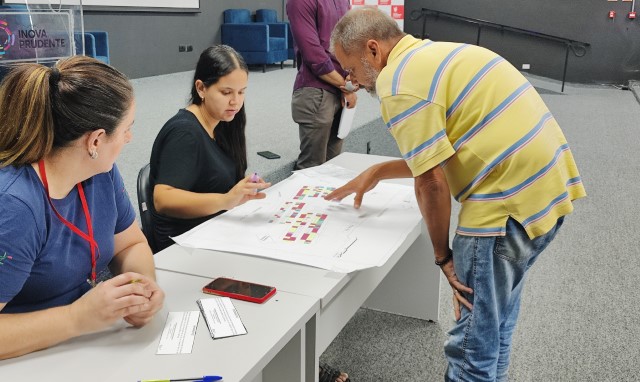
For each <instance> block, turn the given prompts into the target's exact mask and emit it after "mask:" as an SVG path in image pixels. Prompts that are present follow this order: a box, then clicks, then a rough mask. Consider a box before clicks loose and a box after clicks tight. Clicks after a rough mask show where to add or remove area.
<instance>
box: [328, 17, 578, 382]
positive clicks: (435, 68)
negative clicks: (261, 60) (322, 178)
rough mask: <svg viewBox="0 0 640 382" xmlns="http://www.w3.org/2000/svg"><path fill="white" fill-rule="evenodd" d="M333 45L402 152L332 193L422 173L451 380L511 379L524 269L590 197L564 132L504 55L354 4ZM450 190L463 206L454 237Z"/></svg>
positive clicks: (420, 188)
mask: <svg viewBox="0 0 640 382" xmlns="http://www.w3.org/2000/svg"><path fill="white" fill-rule="evenodd" d="M331 48H332V51H333V52H334V54H335V56H336V58H337V59H338V61H339V62H340V64H341V66H342V67H343V68H344V69H345V70H347V71H348V72H349V74H350V75H351V81H352V82H354V83H357V84H358V85H360V86H361V87H364V88H365V89H366V90H367V91H368V92H370V93H372V94H376V95H377V96H378V98H379V100H380V109H381V114H382V119H383V121H384V122H385V124H386V127H387V130H388V131H389V132H390V133H391V135H393V137H394V139H395V140H396V143H397V144H398V148H399V149H400V152H401V154H402V159H400V160H394V161H390V162H385V163H381V164H377V165H374V166H372V167H370V168H369V169H367V170H365V171H364V172H362V173H361V174H360V175H358V176H357V177H356V178H354V179H353V180H351V181H350V182H349V183H347V184H346V185H344V186H342V187H340V188H339V189H337V190H335V191H334V192H332V193H331V194H329V195H327V197H326V199H342V198H344V197H346V196H347V195H350V194H352V193H355V195H356V196H355V202H354V205H355V207H356V208H359V207H360V205H361V203H362V198H363V196H364V193H365V192H367V191H368V190H371V189H372V188H373V187H375V185H376V184H377V183H378V182H379V181H380V180H382V179H390V178H408V177H413V178H414V179H415V182H414V185H415V193H416V198H417V200H418V205H419V207H420V211H421V213H422V216H423V218H424V220H425V222H426V224H427V227H428V231H429V236H430V238H431V242H432V245H433V249H434V255H435V264H436V266H438V267H440V269H441V270H442V272H443V273H444V275H445V277H446V278H447V281H448V282H449V284H450V286H451V288H452V292H453V308H454V314H455V318H456V322H455V324H454V325H453V328H451V330H450V331H449V338H448V340H447V341H446V342H445V347H444V350H445V355H446V357H447V361H448V367H447V371H446V374H445V378H444V379H445V381H472V382H485V381H486V382H494V381H500V382H504V381H506V380H507V378H508V367H509V356H510V352H511V339H512V336H513V331H514V330H515V327H516V322H517V319H518V313H519V309H520V300H521V295H522V290H523V286H524V282H525V279H526V276H527V273H528V271H529V269H530V267H531V266H532V265H533V264H534V262H535V261H536V260H537V258H538V256H539V255H540V253H541V252H542V251H543V250H544V249H545V248H546V247H547V245H548V244H549V243H550V242H551V241H552V240H553V239H554V237H555V236H556V233H557V232H558V230H559V229H560V226H561V225H562V223H563V221H564V219H565V216H566V215H568V214H569V213H571V211H573V200H575V199H578V198H580V197H583V196H585V195H586V193H585V190H584V187H583V185H582V180H581V178H580V174H579V173H578V169H577V166H576V164H575V162H574V159H573V155H572V154H571V150H570V149H569V146H568V144H567V141H566V139H565V137H564V135H563V133H562V131H561V130H560V127H559V126H558V124H557V122H556V120H555V119H554V118H553V116H552V115H551V113H550V112H549V110H548V108H547V107H546V105H545V104H544V102H543V101H542V99H541V98H540V96H539V94H538V93H537V92H536V90H535V89H534V88H533V86H531V84H530V83H529V82H528V81H527V79H526V78H524V77H523V76H522V74H521V73H520V72H519V71H518V70H517V69H516V68H514V67H513V66H512V65H511V64H509V63H508V62H507V61H506V60H505V59H503V58H502V57H500V56H498V55H497V54H495V53H493V52H491V51H489V50H487V49H484V48H481V47H478V46H475V45H467V44H457V43H450V42H434V41H430V40H419V39H416V38H414V37H413V36H410V35H407V34H405V33H404V32H402V31H401V30H400V28H399V27H398V25H397V24H396V22H395V21H394V20H393V19H391V17H389V16H388V15H386V14H385V13H383V12H382V11H380V10H378V9H376V8H371V7H363V8H358V9H355V10H352V11H350V12H348V13H347V14H346V15H345V16H344V17H343V18H342V19H341V20H340V21H339V22H338V24H337V25H336V27H335V28H334V30H333V32H332V35H331ZM451 196H453V198H454V199H455V200H456V201H458V202H460V203H461V204H462V208H461V210H460V215H459V217H458V225H457V227H456V231H455V237H454V239H453V242H452V246H451V248H450V247H449V227H450V221H451Z"/></svg>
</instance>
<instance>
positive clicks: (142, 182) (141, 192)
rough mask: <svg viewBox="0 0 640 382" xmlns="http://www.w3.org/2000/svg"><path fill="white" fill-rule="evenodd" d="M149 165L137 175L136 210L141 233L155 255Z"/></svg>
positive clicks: (156, 248) (156, 249)
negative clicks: (138, 212) (140, 224)
mask: <svg viewBox="0 0 640 382" xmlns="http://www.w3.org/2000/svg"><path fill="white" fill-rule="evenodd" d="M149 171H150V165H149V163H147V164H146V165H144V166H143V167H142V168H141V169H140V172H139V173H138V187H137V191H138V208H139V211H140V222H141V223H142V233H144V236H145V237H146V238H147V242H148V243H149V247H151V251H153V253H156V252H157V251H158V246H157V245H156V241H155V238H154V236H153V216H152V213H153V212H154V211H155V210H154V207H153V189H152V188H151V181H150V180H149Z"/></svg>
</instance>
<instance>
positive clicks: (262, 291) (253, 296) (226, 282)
mask: <svg viewBox="0 0 640 382" xmlns="http://www.w3.org/2000/svg"><path fill="white" fill-rule="evenodd" d="M202 291H203V292H204V293H210V294H217V295H218V296H225V297H231V298H235V299H238V300H245V301H251V302H255V303H258V304H262V303H263V302H265V301H267V300H268V299H269V298H270V297H271V296H273V295H274V294H275V293H276V288H275V287H272V286H267V285H261V284H256V283H250V282H246V281H240V280H234V279H229V278H226V277H218V278H217V279H215V280H213V281H212V282H210V283H209V284H207V285H205V287H204V288H202Z"/></svg>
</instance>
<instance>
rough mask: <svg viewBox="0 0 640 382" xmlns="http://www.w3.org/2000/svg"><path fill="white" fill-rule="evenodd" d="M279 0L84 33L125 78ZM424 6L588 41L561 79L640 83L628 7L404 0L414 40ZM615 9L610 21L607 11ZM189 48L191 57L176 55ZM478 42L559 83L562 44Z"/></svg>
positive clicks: (514, 38)
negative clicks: (225, 22) (234, 11)
mask: <svg viewBox="0 0 640 382" xmlns="http://www.w3.org/2000/svg"><path fill="white" fill-rule="evenodd" d="M284 3H285V1H284V0H201V1H200V10H201V12H200V13H195V14H194V13H155V12H149V13H130V12H119V13H118V12H88V13H86V14H85V28H86V29H87V30H91V29H99V30H106V31H108V32H109V38H110V50H111V62H112V64H113V65H114V66H116V67H118V68H119V69H120V70H122V71H123V72H125V73H126V74H127V75H129V76H130V77H131V78H139V77H146V76H152V75H157V74H166V73H173V72H180V71H186V70H191V69H193V66H194V64H195V61H196V60H197V57H198V54H199V52H201V51H202V50H203V49H204V48H206V47H207V46H209V45H211V44H215V43H219V42H220V24H221V23H222V12H223V10H224V9H227V8H248V9H251V10H254V11H255V10H256V9H259V8H271V9H275V10H277V11H278V13H279V15H280V18H281V19H283V18H284V19H286V15H284V9H283V8H284ZM423 7H424V8H430V9H435V10H439V11H443V12H449V13H454V14H458V15H462V16H467V17H474V18H478V19H483V20H487V21H491V22H495V23H500V24H506V25H509V26H513V27H518V28H524V29H529V30H532V31H536V32H541V33H546V34H551V35H558V36H561V37H566V38H570V39H575V40H579V41H585V42H589V43H591V47H590V49H589V51H588V52H587V55H586V56H585V57H582V58H577V57H575V56H573V54H570V56H569V71H568V74H567V80H568V81H571V82H582V83H601V82H606V83H626V82H627V81H628V80H631V79H636V80H638V79H640V18H639V19H636V20H635V21H631V20H629V19H627V18H626V14H627V12H628V11H629V10H630V8H631V3H630V2H622V1H617V2H608V1H606V0H584V1H580V2H575V1H557V0H528V1H523V0H466V1H451V0H405V8H406V9H405V15H406V16H405V17H406V20H405V30H406V31H407V32H408V33H412V34H415V35H420V33H421V32H422V21H421V20H412V19H411V14H412V12H413V11H416V10H417V11H419V10H420V9H421V8H423ZM609 10H615V11H617V13H618V17H617V18H616V19H615V20H614V21H612V20H610V19H608V18H607V12H608V11H609ZM426 31H427V33H429V35H430V37H431V38H432V39H434V40H446V41H463V42H468V43H475V41H476V28H475V27H474V26H471V25H467V24H464V23H461V22H458V21H452V20H446V19H444V18H441V19H438V20H436V19H435V18H433V17H429V18H428V20H427V28H426ZM178 45H192V46H193V51H192V52H185V53H180V52H178ZM481 45H483V46H486V47H487V48H489V49H492V50H494V51H496V52H497V53H499V54H501V55H503V56H504V57H505V58H507V59H508V60H509V61H511V62H512V63H513V64H514V65H515V66H516V67H518V68H520V67H522V64H523V63H528V64H531V70H530V72H531V73H534V74H538V75H542V76H545V77H550V78H555V79H560V78H562V70H563V64H564V54H565V48H564V46H563V45H562V44H558V43H554V42H548V41H544V40H540V39H538V38H533V37H523V36H518V35H514V34H511V33H508V32H505V33H500V32H498V31H487V30H485V31H483V33H482V39H481Z"/></svg>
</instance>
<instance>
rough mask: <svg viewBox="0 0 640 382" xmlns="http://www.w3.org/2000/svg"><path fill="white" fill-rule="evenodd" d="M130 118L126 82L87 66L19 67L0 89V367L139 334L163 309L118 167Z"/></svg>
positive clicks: (71, 62) (84, 61) (80, 61)
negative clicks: (105, 337)
mask: <svg viewBox="0 0 640 382" xmlns="http://www.w3.org/2000/svg"><path fill="white" fill-rule="evenodd" d="M134 114H135V103H134V99H133V89H132V87H131V84H130V83H129V81H128V80H127V78H126V77H125V76H124V75H123V74H122V73H120V72H118V71H117V70H116V69H114V68H112V67H110V66H108V65H106V64H103V63H101V62H100V61H97V60H95V59H92V58H88V57H82V56H75V57H71V58H68V59H65V60H61V61H59V62H58V63H57V64H56V65H55V66H54V67H53V68H48V67H45V66H42V65H39V64H21V65H18V66H16V68H15V69H14V70H12V71H11V73H10V74H9V75H8V76H7V77H6V78H5V79H4V81H3V82H2V86H1V87H0V359H4V358H11V357H17V356H20V355H23V354H26V353H30V352H33V351H36V350H39V349H43V348H47V347H50V346H53V345H55V344H57V343H59V342H62V341H65V340H67V339H69V338H73V337H76V336H79V335H82V334H86V333H91V332H94V331H98V330H101V329H103V328H105V327H108V326H110V325H112V324H113V323H114V322H116V321H118V320H119V319H120V318H123V319H124V320H125V321H126V322H128V323H129V324H131V325H133V326H143V325H145V324H146V323H148V322H149V321H150V320H151V319H152V317H153V315H154V314H155V313H156V312H157V311H158V310H159V309H160V308H161V307H162V302H163V300H164V293H163V292H162V290H161V289H160V288H159V287H158V285H157V284H156V282H155V271H154V263H153V256H152V254H151V250H150V248H149V246H148V244H147V241H146V239H145V237H144V235H143V234H142V231H141V230H140V228H139V227H138V225H137V224H136V222H135V213H134V210H133V206H132V205H131V202H130V201H129V198H128V195H127V192H126V191H125V188H124V184H123V181H122V178H121V176H120V172H119V171H118V168H117V167H116V166H115V161H116V158H117V157H118V155H119V154H120V151H121V150H122V147H123V146H124V145H125V144H126V143H128V142H129V140H130V139H131V127H132V125H133V118H134ZM110 275H115V277H113V278H110V279H108V277H109V276H110ZM7 313H12V314H7Z"/></svg>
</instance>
